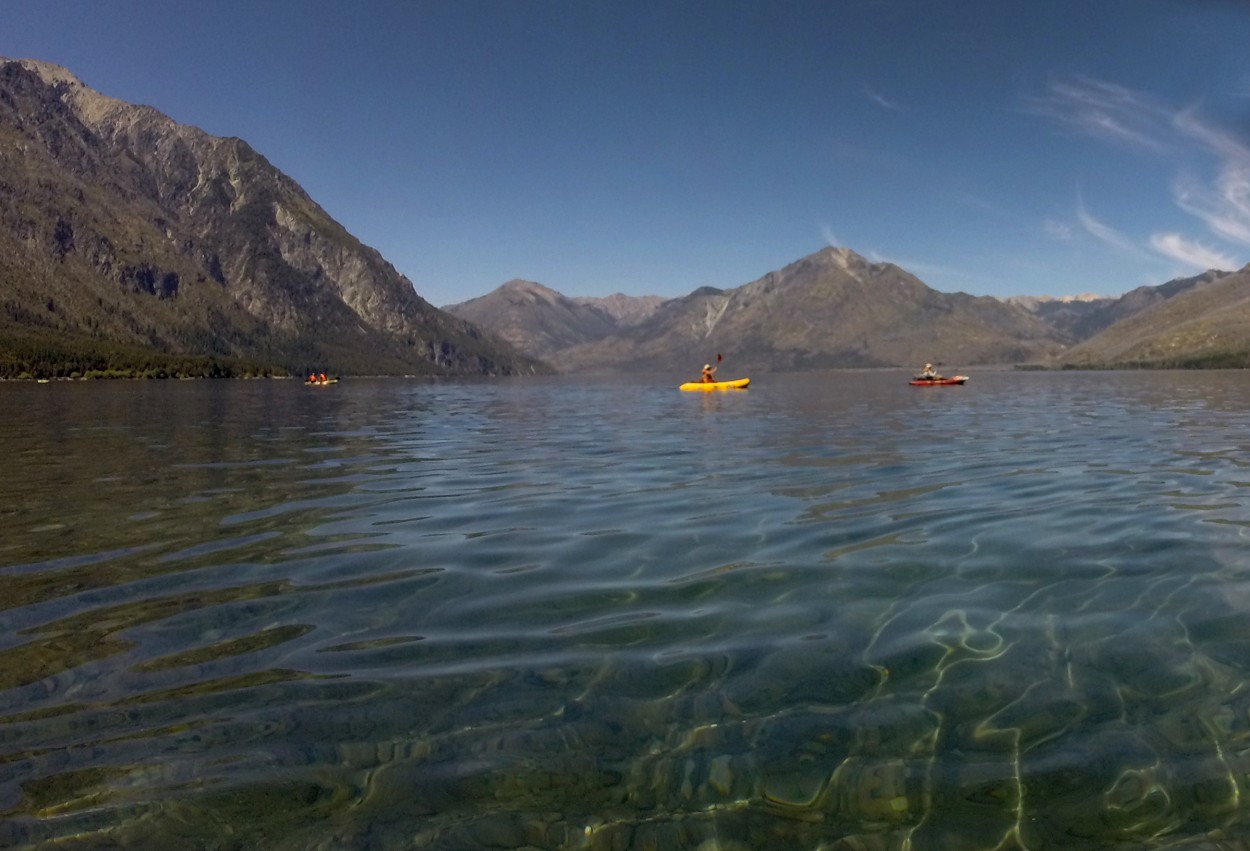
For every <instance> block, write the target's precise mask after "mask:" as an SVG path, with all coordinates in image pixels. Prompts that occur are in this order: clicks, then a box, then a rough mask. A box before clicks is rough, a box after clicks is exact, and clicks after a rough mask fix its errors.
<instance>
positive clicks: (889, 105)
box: [864, 86, 903, 112]
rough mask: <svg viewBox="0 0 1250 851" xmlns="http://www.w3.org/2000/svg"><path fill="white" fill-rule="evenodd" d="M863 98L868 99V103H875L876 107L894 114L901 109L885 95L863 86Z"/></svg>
mask: <svg viewBox="0 0 1250 851" xmlns="http://www.w3.org/2000/svg"><path fill="white" fill-rule="evenodd" d="M864 97H866V98H868V99H869V100H870V101H872V102H873V103H875V104H876V105H877V106H880V107H882V108H883V109H888V110H891V111H894V112H898V111H900V110H901V109H902V108H903V107H902V106H901V105H900V104H899V103H897V102H896V101H892V100H890V99H889V98H887V97H886V96H885V95H883V94H881V93H880V92H878V91H877V90H876V89H873V88H870V87H868V86H864Z"/></svg>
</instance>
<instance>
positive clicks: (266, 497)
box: [0, 371, 1250, 851]
mask: <svg viewBox="0 0 1250 851" xmlns="http://www.w3.org/2000/svg"><path fill="white" fill-rule="evenodd" d="M752 378H753V381H752V384H751V388H750V390H748V391H744V392H741V393H735V394H698V395H697V396H695V395H692V394H682V393H679V392H677V391H676V390H675V389H674V386H675V385H674V384H673V382H672V381H670V380H668V379H667V378H656V379H655V380H653V381H644V380H642V379H637V380H630V381H627V382H624V383H610V382H608V381H606V380H604V381H596V380H576V381H575V380H571V379H534V380H513V381H506V382H482V383H462V384H441V383H423V382H415V381H400V380H356V381H345V382H343V383H342V384H340V385H337V386H335V387H334V388H329V389H318V390H316V391H315V392H314V391H310V390H308V389H307V388H305V387H303V386H302V385H299V384H297V383H296V382H281V381H255V382H181V383H172V382H170V383H122V384H103V383H91V384H85V383H73V384H52V385H33V384H10V385H3V386H0V405H3V409H4V411H5V417H4V418H2V419H0V435H2V436H3V439H4V445H5V446H6V447H7V449H8V453H7V454H8V458H7V459H6V472H5V500H4V504H3V505H2V506H0V846H3V847H14V848H40V847H57V848H98V847H133V848H140V847H144V848H146V847H178V848H206V849H207V848H213V849H216V848H266V849H269V848H273V849H338V848H368V849H392V848H394V849H400V848H404V849H414V848H416V849H478V848H537V849H556V848H561V849H564V848H568V849H574V848H587V849H651V848H655V849H676V848H690V849H700V851H713V849H721V850H722V851H744V850H745V849H786V851H792V849H845V851H851V849H900V851H901V849H959V850H960V851H967V849H987V851H988V849H1059V848H1062V849H1091V850H1092V849H1107V848H1141V847H1143V846H1149V847H1158V848H1172V847H1175V848H1185V849H1193V848H1203V849H1208V848H1209V849H1215V848H1222V847H1241V845H1240V844H1229V843H1245V842H1247V841H1250V809H1248V806H1247V804H1246V803H1245V802H1244V800H1243V792H1244V791H1247V788H1248V784H1250V690H1247V689H1246V688H1245V685H1244V684H1245V682H1246V680H1247V677H1248V675H1250V585H1248V584H1247V577H1248V576H1250V559H1247V557H1246V555H1245V553H1246V538H1247V536H1248V535H1250V532H1248V531H1247V530H1248V529H1250V509H1248V508H1247V503H1246V496H1247V494H1250V490H1247V488H1250V461H1248V460H1246V459H1250V382H1247V381H1246V379H1245V377H1244V375H1243V374H1242V373H1240V372H1203V373H1017V372H1010V371H999V372H993V371H986V372H973V374H972V379H971V381H969V383H968V384H967V385H966V386H963V387H952V388H940V389H939V388H930V389H921V390H917V389H916V388H911V387H908V386H907V383H906V378H907V376H906V375H905V374H903V373H894V372H887V371H850V372H832V373H816V374H811V375H783V376H752Z"/></svg>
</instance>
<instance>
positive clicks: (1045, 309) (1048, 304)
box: [1006, 270, 1229, 340]
mask: <svg viewBox="0 0 1250 851" xmlns="http://www.w3.org/2000/svg"><path fill="white" fill-rule="evenodd" d="M1228 274H1229V273H1228V272H1219V271H1215V270H1211V271H1207V272H1204V273H1203V274H1201V275H1197V276H1195V277H1192V278H1177V279H1175V280H1172V281H1168V282H1167V283H1165V284H1160V285H1158V286H1147V287H1138V288H1137V289H1135V290H1131V291H1129V292H1127V293H1125V294H1124V295H1122V296H1119V297H1116V298H1098V297H1094V296H1082V297H1078V298H1062V299H1061V298H1036V297H1028V296H1020V297H1016V298H1009V299H1006V301H1008V302H1010V303H1012V304H1016V305H1019V306H1021V307H1024V308H1025V309H1026V310H1029V311H1030V312H1032V313H1033V314H1034V315H1035V316H1037V317H1038V318H1039V319H1041V320H1042V321H1043V322H1045V323H1046V324H1047V325H1050V326H1051V327H1053V328H1054V329H1055V330H1057V331H1059V332H1061V333H1063V334H1065V335H1068V336H1070V337H1072V338H1074V339H1076V340H1085V339H1088V338H1090V337H1092V336H1094V335H1095V334H1098V333H1100V332H1101V331H1103V330H1105V329H1107V328H1110V327H1111V326H1112V325H1114V324H1115V323H1117V322H1119V321H1120V320H1122V319H1127V318H1129V317H1130V316H1135V315H1136V314H1138V313H1141V312H1142V311H1144V310H1146V309H1148V308H1150V307H1153V306H1154V305H1156V304H1161V303H1162V302H1165V301H1167V300H1168V299H1170V298H1174V297H1175V296H1178V295H1180V294H1181V293H1184V292H1187V291H1189V290H1191V289H1193V288H1195V287H1201V286H1205V285H1206V284H1209V283H1211V282H1212V281H1216V280H1219V279H1220V278H1222V277H1224V276H1225V275H1228Z"/></svg>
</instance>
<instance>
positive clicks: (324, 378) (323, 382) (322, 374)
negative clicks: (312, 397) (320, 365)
mask: <svg viewBox="0 0 1250 851" xmlns="http://www.w3.org/2000/svg"><path fill="white" fill-rule="evenodd" d="M321 383H322V384H325V383H326V374H325V373H324V372H323V373H321Z"/></svg>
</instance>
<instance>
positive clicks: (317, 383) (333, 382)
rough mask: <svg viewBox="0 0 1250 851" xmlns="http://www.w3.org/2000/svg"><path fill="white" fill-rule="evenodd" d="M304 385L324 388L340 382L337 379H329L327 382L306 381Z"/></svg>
mask: <svg viewBox="0 0 1250 851" xmlns="http://www.w3.org/2000/svg"><path fill="white" fill-rule="evenodd" d="M304 383H305V384H307V385H309V386H311V387H323V386H325V385H326V384H338V383H339V380H338V379H337V378H327V379H326V380H325V381H320V380H318V381H308V380H307V379H305V381H304Z"/></svg>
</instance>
